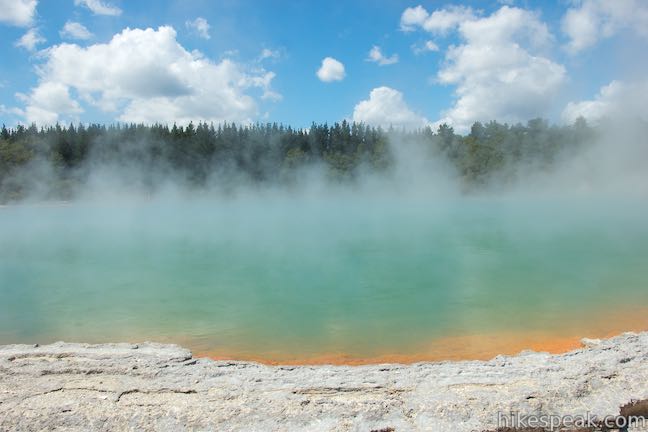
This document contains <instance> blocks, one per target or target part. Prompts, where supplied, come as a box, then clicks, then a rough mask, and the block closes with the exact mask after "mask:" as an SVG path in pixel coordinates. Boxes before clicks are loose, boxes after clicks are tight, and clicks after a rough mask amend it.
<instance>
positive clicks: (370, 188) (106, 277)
mask: <svg viewBox="0 0 648 432" xmlns="http://www.w3.org/2000/svg"><path fill="white" fill-rule="evenodd" d="M398 145H399V143H395V142H392V143H391V146H392V148H393V149H394V152H395V155H396V156H395V157H396V160H397V164H396V168H395V170H394V171H393V172H392V173H391V174H390V176H387V177H376V176H372V175H370V174H367V175H366V176H365V177H363V178H362V180H361V181H358V182H355V183H353V184H348V185H345V184H330V183H326V182H325V181H324V180H322V175H321V173H319V172H318V171H317V170H316V169H315V170H313V171H310V172H306V173H303V176H302V177H300V181H298V182H297V183H296V184H295V185H293V186H292V187H290V188H279V187H255V186H251V185H248V184H242V185H239V186H237V187H236V188H235V190H234V192H228V193H223V192H222V191H220V190H218V189H217V188H214V190H209V189H208V190H204V191H193V192H187V191H186V190H184V189H183V188H182V187H179V186H177V185H176V184H175V183H174V182H170V183H169V185H170V186H169V187H168V188H166V189H163V190H162V191H160V192H158V193H155V194H152V195H151V194H147V193H143V192H141V191H138V190H133V189H129V187H128V185H125V184H124V182H122V181H121V179H123V178H124V176H122V175H120V173H119V171H117V170H116V169H115V168H114V167H112V168H110V169H106V170H104V171H103V172H102V174H101V176H100V177H95V179H97V178H99V179H101V180H100V181H99V180H97V181H89V182H88V189H87V190H86V191H85V192H84V193H83V194H81V195H80V196H81V197H80V198H79V199H77V200H75V201H72V202H66V203H42V202H41V203H36V202H31V203H23V204H17V205H11V206H5V207H1V208H0V244H1V245H2V248H1V249H0V291H1V295H2V302H0V343H9V342H39V343H42V342H49V341H54V340H61V339H62V340H67V341H88V342H100V341H120V340H132V341H138V340H143V339H152V340H160V341H173V342H178V343H183V344H186V345H189V347H190V348H193V349H196V350H199V351H202V352H210V353H215V354H218V353H221V354H237V355H242V356H248V357H254V356H258V357H265V358H278V359H281V358H287V357H291V356H294V357H302V358H307V357H313V356H317V355H322V354H327V353H332V352H334V353H344V354H347V355H350V356H355V357H370V356H373V355H379V354H384V353H388V354H398V353H407V352H416V350H417V349H420V347H421V346H425V345H429V344H434V341H435V340H436V339H438V338H443V337H447V336H461V335H479V334H485V333H495V334H496V333H498V332H509V331H512V330H513V331H519V332H522V333H523V332H547V333H551V334H561V332H563V333H564V332H567V333H569V332H570V330H571V329H574V331H575V332H582V331H585V330H586V329H588V328H589V327H588V326H589V323H590V322H593V321H600V319H601V318H600V317H601V313H604V312H605V311H606V312H611V311H624V310H630V309H633V308H636V307H637V306H639V305H646V304H648V303H646V301H647V300H648V290H646V288H647V287H648V272H647V271H646V269H647V268H648V223H647V222H646V214H648V213H647V210H648V201H646V197H647V196H646V185H647V184H648V183H646V180H647V179H646V175H645V173H646V171H645V167H646V160H647V159H646V153H645V144H644V141H641V140H639V141H637V140H627V139H623V138H621V137H620V138H619V139H618V140H617V141H611V140H609V139H607V138H606V139H601V140H599V141H597V142H596V143H593V145H592V146H591V148H589V149H587V151H585V152H583V153H580V154H579V155H578V156H577V157H570V158H567V157H566V158H565V160H564V162H561V163H560V164H557V165H556V168H555V169H554V170H552V171H551V172H542V171H540V170H532V169H531V168H530V167H529V171H528V172H527V173H526V176H525V178H524V179H523V180H518V181H516V182H515V183H510V184H504V183H498V182H497V181H494V182H493V183H491V185H490V186H489V187H485V188H483V189H482V190H481V191H478V192H474V191H473V192H470V193H466V192H465V191H463V190H462V187H461V186H460V184H459V182H458V181H457V175H456V173H455V172H454V171H453V170H452V169H451V168H450V167H449V166H448V165H447V164H445V163H444V162H443V161H441V160H436V159H434V158H430V157H429V156H427V155H425V153H417V152H416V150H415V149H413V148H412V147H408V148H407V151H401V150H399V147H398ZM612 155H616V156H614V157H612ZM524 169H525V167H520V168H519V171H524ZM97 172H99V171H97ZM107 179H108V180H107ZM602 311H604V312H602Z"/></svg>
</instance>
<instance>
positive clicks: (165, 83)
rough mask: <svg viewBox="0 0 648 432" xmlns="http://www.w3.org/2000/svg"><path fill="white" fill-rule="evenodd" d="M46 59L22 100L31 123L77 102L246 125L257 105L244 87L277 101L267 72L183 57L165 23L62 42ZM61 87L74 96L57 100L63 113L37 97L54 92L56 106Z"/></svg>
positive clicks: (127, 112) (146, 117)
mask: <svg viewBox="0 0 648 432" xmlns="http://www.w3.org/2000/svg"><path fill="white" fill-rule="evenodd" d="M44 56H45V57H44V58H45V59H46V62H45V64H43V65H40V66H39V67H38V69H37V71H38V74H39V76H40V81H39V84H38V86H37V87H36V88H34V89H33V90H32V92H31V95H30V96H28V97H25V98H23V100H24V101H25V103H26V108H25V110H24V112H25V116H26V118H27V120H29V121H34V120H41V119H45V120H47V121H49V122H51V121H52V120H55V119H58V113H61V112H63V113H66V112H67V113H76V112H78V110H79V109H81V107H80V105H75V104H78V102H81V101H83V102H84V103H87V104H90V105H92V106H95V107H97V108H99V109H101V110H103V111H106V112H114V113H115V116H116V118H117V119H118V120H121V121H125V122H144V123H153V122H168V123H171V122H177V123H181V124H182V123H188V122H189V121H192V120H193V121H201V120H202V121H213V122H222V121H236V122H250V121H252V119H253V118H255V117H256V116H257V101H256V100H255V98H254V97H253V96H252V95H250V94H248V91H249V90H251V89H254V88H256V89H259V90H261V91H262V92H263V95H264V97H266V98H268V99H276V98H277V97H278V95H277V94H276V93H274V92H273V91H272V89H271V88H270V84H271V82H272V79H273V78H274V74H273V73H272V72H267V71H265V70H263V69H261V68H258V67H257V68H256V69H255V70H254V71H247V70H246V68H245V67H244V66H242V65H240V64H238V63H235V62H234V61H232V60H229V59H224V60H222V61H220V62H219V63H215V62H212V61H210V60H209V59H207V58H205V57H204V56H203V55H202V54H201V53H199V52H198V51H193V52H188V51H187V50H185V49H184V48H183V47H182V46H181V45H180V44H179V43H178V42H177V40H176V32H175V30H174V29H173V28H172V27H168V26H164V27H160V28H158V29H157V30H154V29H150V28H149V29H146V30H142V29H128V28H127V29H125V30H123V31H122V32H121V33H118V34H116V35H115V36H113V38H112V40H110V42H108V43H105V44H94V45H90V46H88V47H85V48H83V47H80V46H78V45H76V44H61V45H57V46H53V47H51V48H49V49H48V50H46V51H45V52H44ZM62 89H74V90H75V92H76V94H77V95H78V101H74V100H72V104H71V105H70V104H68V105H66V104H64V103H62V102H61V105H63V106H67V110H60V109H54V108H57V107H55V106H54V105H53V104H51V103H48V102H47V101H48V100H49V99H48V98H46V97H44V96H41V95H42V94H46V95H47V94H53V93H55V94H57V95H58V97H57V99H56V100H57V101H59V102H60V101H63V100H64V98H63V97H62V94H63V91H62ZM53 90H56V92H54V91H53ZM59 108H60V107H59Z"/></svg>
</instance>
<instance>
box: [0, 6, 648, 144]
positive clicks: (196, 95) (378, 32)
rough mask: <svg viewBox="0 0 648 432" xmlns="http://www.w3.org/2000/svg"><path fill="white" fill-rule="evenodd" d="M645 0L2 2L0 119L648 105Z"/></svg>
mask: <svg viewBox="0 0 648 432" xmlns="http://www.w3.org/2000/svg"><path fill="white" fill-rule="evenodd" d="M646 48H648V2H646V1H645V0H616V1H606V0H582V1H580V0H573V1H570V0H558V1H555V2H550V1H532V0H506V1H504V0H499V1H498V0H487V1H466V2H443V1H421V0H413V1H401V0H382V1H370V0H355V1H353V0H347V1H344V2H342V1H325V2H310V1H288V0H275V1H272V2H269V1H263V0H246V1H243V0H240V1H236V0H219V1H208V0H155V1H153V0H139V1H126V0H0V122H1V123H4V124H6V125H8V126H15V125H17V124H31V123H36V124H37V125H39V126H41V125H43V126H44V125H51V124H55V123H57V122H59V123H63V124H67V123H70V122H74V123H77V122H83V123H115V122H129V123H130V122H136V123H140V122H141V123H147V124H150V123H156V122H158V123H168V124H172V123H178V124H187V123H188V122H190V121H194V122H199V121H206V122H214V123H220V122H237V123H250V122H262V123H265V122H281V123H284V124H289V125H291V126H293V127H298V128H301V127H308V126H309V125H310V124H311V123H312V122H317V123H324V122H328V123H333V122H336V121H342V120H344V119H346V120H350V121H351V120H354V121H359V122H360V121H361V122H365V123H368V124H372V125H376V126H383V127H388V126H390V125H392V126H395V127H405V128H418V127H423V126H427V125H429V126H432V127H437V126H438V125H439V124H441V123H447V124H449V125H451V126H453V127H454V128H455V129H456V130H457V131H459V132H465V131H467V130H469V128H470V126H471V125H472V124H473V123H474V122H475V121H481V122H487V121H490V120H498V121H500V122H507V123H517V122H522V123H525V122H526V121H527V120H529V119H531V118H536V117H543V118H547V119H549V120H550V121H551V122H553V123H557V124H569V123H571V122H573V121H574V120H575V119H576V118H578V117H579V116H583V117H585V118H586V119H587V120H588V121H591V122H597V121H600V120H601V119H602V118H606V117H610V116H613V115H616V114H618V113H624V112H628V111H630V112H636V113H637V115H638V116H646V115H647V114H646V113H648V110H647V109H646V108H648V107H647V106H646V105H647V104H648V62H647V61H646V60H644V59H643V57H646V55H645V54H646V52H647V51H646Z"/></svg>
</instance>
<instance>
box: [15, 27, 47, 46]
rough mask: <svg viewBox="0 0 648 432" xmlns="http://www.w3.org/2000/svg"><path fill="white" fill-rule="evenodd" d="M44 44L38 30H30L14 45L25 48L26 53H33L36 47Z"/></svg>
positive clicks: (43, 39)
mask: <svg viewBox="0 0 648 432" xmlns="http://www.w3.org/2000/svg"><path fill="white" fill-rule="evenodd" d="M43 42H45V38H44V37H43V36H41V35H40V33H39V32H38V29H36V28H31V29H29V30H28V31H27V33H25V34H24V35H22V36H21V38H20V39H18V40H17V41H16V43H15V45H16V46H17V47H22V48H25V49H26V50H28V51H34V49H35V48H36V45H38V44H41V43H43Z"/></svg>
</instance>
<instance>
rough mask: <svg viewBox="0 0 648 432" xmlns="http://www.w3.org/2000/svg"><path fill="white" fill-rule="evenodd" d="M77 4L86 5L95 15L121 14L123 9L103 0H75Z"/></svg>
mask: <svg viewBox="0 0 648 432" xmlns="http://www.w3.org/2000/svg"><path fill="white" fill-rule="evenodd" d="M74 4H75V5H76V6H81V5H83V6H85V7H87V8H88V9H90V10H91V11H92V13H94V14H95V15H112V16H117V15H121V13H122V10H121V9H119V8H118V7H116V6H111V5H109V4H106V3H104V2H102V1H101V0H74Z"/></svg>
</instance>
